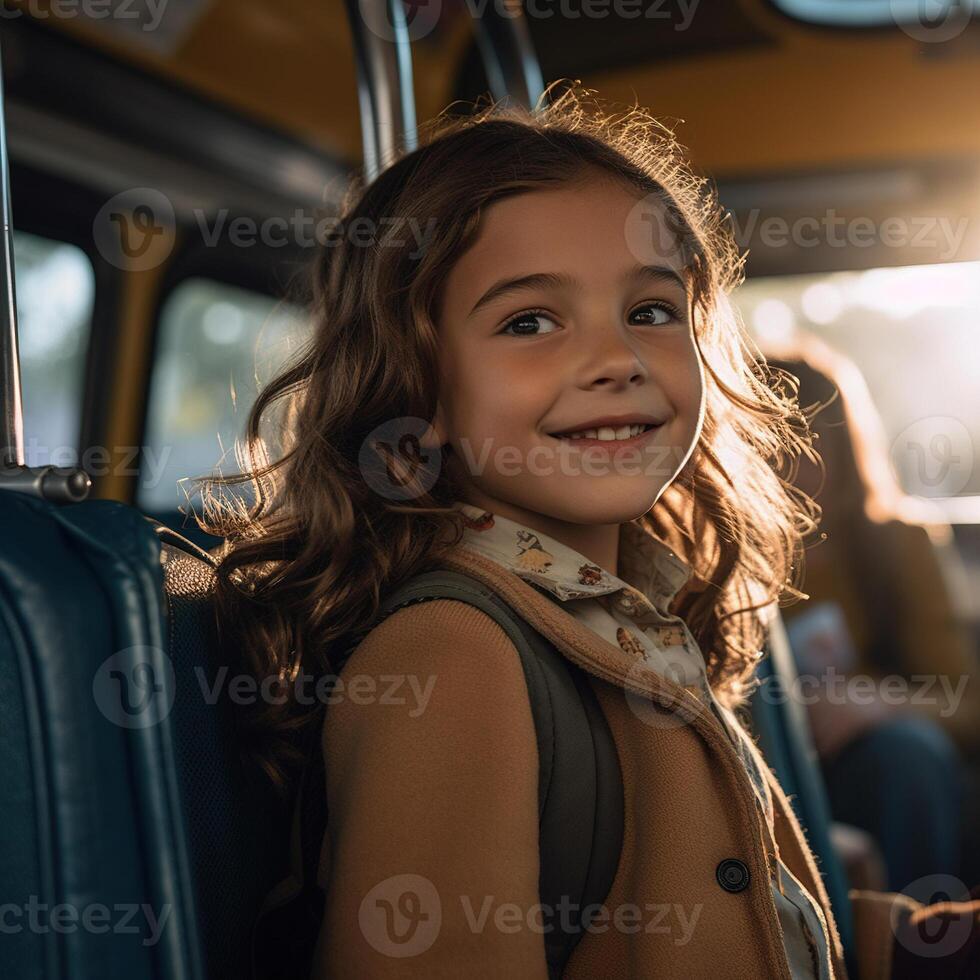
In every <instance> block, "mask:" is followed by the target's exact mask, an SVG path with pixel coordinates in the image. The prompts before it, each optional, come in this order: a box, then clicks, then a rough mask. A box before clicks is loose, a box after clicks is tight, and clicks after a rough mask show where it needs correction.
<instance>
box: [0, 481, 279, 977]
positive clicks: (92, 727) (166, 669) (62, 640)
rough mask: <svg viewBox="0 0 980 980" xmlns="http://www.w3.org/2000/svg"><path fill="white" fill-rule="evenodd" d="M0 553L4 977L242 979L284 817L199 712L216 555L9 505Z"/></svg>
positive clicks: (77, 515) (152, 535) (97, 519)
mask: <svg viewBox="0 0 980 980" xmlns="http://www.w3.org/2000/svg"><path fill="white" fill-rule="evenodd" d="M0 540H2V542H3V546H2V548H0V718H2V719H3V723H2V725H0V761H2V765H3V772H4V778H3V779H2V780H0V812H2V813H3V814H4V816H5V818H6V827H5V831H6V832H5V834H4V835H3V838H2V842H0V881H2V882H3V895H2V900H3V902H4V903H5V906H6V909H5V922H4V926H5V935H4V941H3V942H2V943H0V976H5V977H31V978H32V980H67V978H69V977H71V978H72V980H105V978H106V977H125V978H126V980H143V978H145V980H205V978H206V977H233V976H234V977H241V976H247V975H248V974H247V965H246V964H247V963H248V955H249V944H248V933H249V931H250V929H251V925H252V921H253V916H254V912H255V910H256V909H257V908H258V904H259V901H260V899H261V896H263V895H264V894H265V893H266V892H267V891H268V889H269V888H270V887H271V885H272V884H273V883H274V881H275V877H276V876H275V870H276V869H277V868H278V865H279V862H280V861H281V860H282V856H281V855H280V854H279V853H278V852H277V849H276V846H275V843H276V841H277V840H278V839H279V838H281V837H282V836H283V835H282V834H281V833H278V834H274V833H273V832H272V828H273V827H279V826H280V824H278V821H279V820H280V818H281V814H280V812H279V809H278V807H277V804H275V803H274V802H273V801H271V800H270V799H267V798H265V797H263V795H262V790H261V788H260V787H257V786H255V785H253V784H252V783H251V781H250V780H249V778H247V777H246V774H245V770H244V768H243V767H241V766H240V765H239V764H238V762H237V757H236V751H235V738H234V731H233V725H232V719H231V716H230V708H231V706H230V705H229V704H227V703H225V702H223V701H222V700H221V699H218V700H217V702H216V703H211V702H212V700H213V699H211V698H206V697H205V696H204V691H205V690H211V689H213V684H214V680H215V678H216V674H217V670H218V669H220V668H219V667H218V666H217V665H216V664H215V663H214V652H213V651H214V646H213V634H212V632H211V630H212V625H211V622H212V619H213V616H212V615H211V613H210V611H209V608H208V596H207V593H208V590H209V588H210V576H211V575H212V573H213V572H212V568H211V567H210V564H209V561H208V559H207V557H206V556H202V554H199V553H197V552H196V551H195V549H194V546H193V545H191V544H189V543H186V542H185V543H184V544H183V545H181V544H180V543H179V541H178V539H177V538H176V537H175V536H173V535H172V534H163V535H162V536H158V534H157V532H156V530H155V527H154V525H153V524H152V523H151V522H150V521H148V520H147V519H146V518H144V517H143V516H142V515H140V514H139V513H138V512H137V511H135V510H134V509H132V508H130V507H127V506H125V505H123V504H119V503H116V502H114V501H106V500H95V501H89V502H85V503H81V504H75V505H71V506H66V507H57V506H53V505H51V504H49V503H47V502H45V501H42V500H39V499H36V498H34V497H31V496H28V495H26V494H21V493H15V492H9V491H2V492H0ZM165 585H166V588H165ZM205 681H206V683H205ZM56 910H60V911H56ZM86 923H88V925H86Z"/></svg>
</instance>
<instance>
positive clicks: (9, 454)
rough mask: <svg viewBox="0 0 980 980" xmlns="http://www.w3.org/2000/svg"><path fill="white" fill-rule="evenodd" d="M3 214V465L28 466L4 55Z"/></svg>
mask: <svg viewBox="0 0 980 980" xmlns="http://www.w3.org/2000/svg"><path fill="white" fill-rule="evenodd" d="M0 181H2V183H3V188H2V194H0V217H2V220H3V241H2V242H0V250H2V260H0V261H2V267H0V307H2V309H0V404H2V410H3V434H2V436H0V465H2V466H23V465H24V412H23V401H22V398H21V390H20V353H19V350H18V346H17V298H16V293H15V287H14V232H13V219H12V217H11V211H10V160H9V158H8V156H7V124H6V107H5V105H4V88H3V58H2V55H0Z"/></svg>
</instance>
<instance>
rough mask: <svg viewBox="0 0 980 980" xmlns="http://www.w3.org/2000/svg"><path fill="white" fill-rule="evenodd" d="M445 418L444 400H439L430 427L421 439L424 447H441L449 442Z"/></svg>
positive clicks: (420, 441)
mask: <svg viewBox="0 0 980 980" xmlns="http://www.w3.org/2000/svg"><path fill="white" fill-rule="evenodd" d="M445 418H446V413H445V411H444V410H443V407H442V402H441V401H440V402H437V403H436V411H435V414H434V415H433V416H432V421H431V422H430V423H429V428H428V429H427V430H426V432H425V434H424V435H423V436H422V438H421V439H420V440H419V443H420V445H421V446H422V448H423V449H440V448H441V447H442V446H444V445H445V444H446V443H447V442H449V438H448V435H447V429H446V422H445Z"/></svg>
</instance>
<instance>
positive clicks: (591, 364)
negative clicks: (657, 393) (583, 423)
mask: <svg viewBox="0 0 980 980" xmlns="http://www.w3.org/2000/svg"><path fill="white" fill-rule="evenodd" d="M596 335H597V336H596V339H595V341H594V342H593V344H592V345H590V347H589V350H588V351H587V353H586V357H585V362H584V363H585V366H584V369H583V378H584V380H585V386H586V387H588V388H608V389H611V390H619V389H620V388H625V387H628V386H629V385H631V384H632V385H635V384H639V383H640V382H642V381H643V380H644V379H645V378H646V377H647V369H646V367H645V366H644V364H643V362H642V361H641V360H640V358H639V357H637V355H636V351H635V350H633V348H632V347H631V346H630V345H629V344H628V343H627V342H626V339H625V338H624V337H623V335H622V332H621V331H619V330H618V329H616V328H615V326H613V327H612V328H609V327H606V328H604V329H599V330H597V331H596Z"/></svg>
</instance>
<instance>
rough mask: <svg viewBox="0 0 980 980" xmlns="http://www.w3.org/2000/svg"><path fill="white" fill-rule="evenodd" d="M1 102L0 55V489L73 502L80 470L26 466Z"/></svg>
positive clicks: (81, 484)
mask: <svg viewBox="0 0 980 980" xmlns="http://www.w3.org/2000/svg"><path fill="white" fill-rule="evenodd" d="M5 110H6V106H5V104H4V85H3V58H2V56H0V183H2V185H3V186H2V188H0V219H2V221H3V239H2V241H0V253H2V258H0V262H2V267H0V411H2V412H3V419H2V420H0V423H2V425H3V431H2V432H0V490H17V491H20V492H21V493H29V494H32V495H34V496H36V497H43V498H44V499H45V500H51V501H54V502H56V503H75V502H77V501H80V500H84V499H85V498H86V497H87V496H88V492H89V489H90V488H91V486H92V481H91V480H90V479H89V477H88V474H87V473H85V472H84V471H83V470H80V469H73V468H71V467H61V466H40V467H33V468H32V467H28V466H26V465H25V462H24V407H23V399H22V396H21V386H20V350H19V347H18V344H17V294H16V290H15V284H14V222H13V217H12V214H11V208H10V157H9V156H8V153H7V120H6V111H5Z"/></svg>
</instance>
